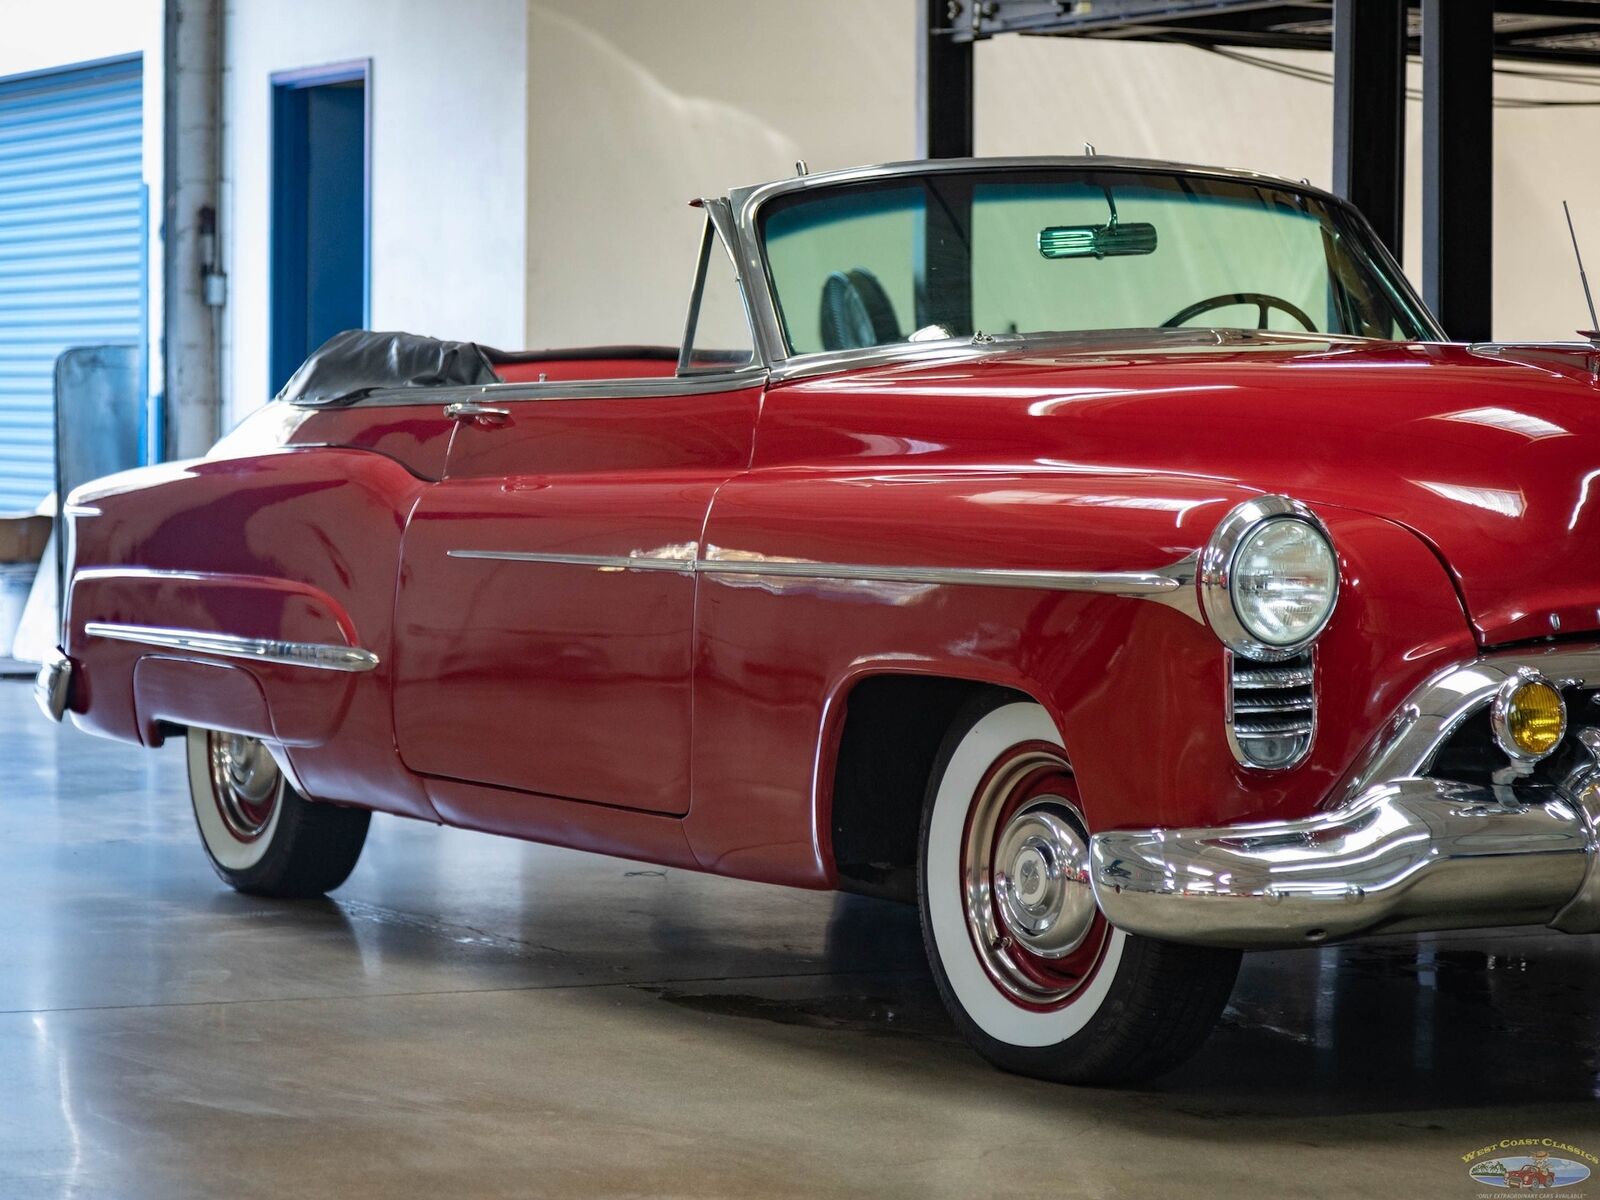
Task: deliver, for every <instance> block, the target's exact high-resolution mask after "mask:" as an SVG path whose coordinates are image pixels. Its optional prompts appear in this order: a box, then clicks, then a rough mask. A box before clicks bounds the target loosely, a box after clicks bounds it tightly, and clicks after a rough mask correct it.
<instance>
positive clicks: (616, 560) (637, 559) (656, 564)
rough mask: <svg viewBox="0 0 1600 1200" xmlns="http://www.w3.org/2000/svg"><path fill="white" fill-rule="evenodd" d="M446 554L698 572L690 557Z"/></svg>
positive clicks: (513, 552)
mask: <svg viewBox="0 0 1600 1200" xmlns="http://www.w3.org/2000/svg"><path fill="white" fill-rule="evenodd" d="M445 556H446V557H448V558H486V559H492V560H495V561H498V562H531V563H549V564H552V565H555V566H568V567H593V568H595V569H596V570H599V571H674V572H676V573H678V574H680V575H692V574H694V571H695V565H696V564H695V562H694V560H693V559H688V558H647V557H644V556H642V555H627V554H535V553H532V552H529V551H522V550H446V551H445Z"/></svg>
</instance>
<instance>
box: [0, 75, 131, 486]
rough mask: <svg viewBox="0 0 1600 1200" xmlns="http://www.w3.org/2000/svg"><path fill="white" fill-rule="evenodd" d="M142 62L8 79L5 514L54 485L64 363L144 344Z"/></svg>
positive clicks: (1, 467) (1, 126) (3, 184)
mask: <svg viewBox="0 0 1600 1200" xmlns="http://www.w3.org/2000/svg"><path fill="white" fill-rule="evenodd" d="M142 86H143V85H142V70H141V62H140V60H139V59H138V58H137V57H135V58H130V59H119V60H117V61H115V62H105V63H95V64H92V65H89V66H83V67H75V68H68V69H63V70H60V71H49V72H42V73H39V74H33V75H28V76H23V77H18V78H12V79H0V513H6V512H16V511H31V510H32V509H33V508H34V507H35V506H36V505H37V504H38V503H39V501H40V500H42V499H43V498H44V497H45V495H46V494H47V493H48V492H49V491H50V489H51V488H52V487H53V486H54V478H55V466H54V463H55V448H54V416H53V411H54V410H53V407H52V403H51V398H52V388H53V378H54V371H55V361H56V356H57V355H59V354H60V353H61V352H62V351H63V350H65V349H67V348H68V347H71V346H103V345H108V344H111V343H124V344H132V345H142V344H143V342H144V339H145V245H146V235H145V230H146V216H145V214H146V204H145V190H144V181H143V170H142V147H143V134H144V122H143V114H142V107H143V105H142Z"/></svg>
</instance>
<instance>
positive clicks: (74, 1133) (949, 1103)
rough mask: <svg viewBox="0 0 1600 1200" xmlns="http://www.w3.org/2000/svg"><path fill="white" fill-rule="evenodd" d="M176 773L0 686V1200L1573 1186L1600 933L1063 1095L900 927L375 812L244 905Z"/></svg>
mask: <svg viewBox="0 0 1600 1200" xmlns="http://www.w3.org/2000/svg"><path fill="white" fill-rule="evenodd" d="M180 770H181V759H180V754H179V751H178V750H177V749H176V748H171V749H167V750H163V751H160V752H156V753H146V752H143V751H139V750H135V749H133V748H130V747H124V746H120V745H116V744H113V743H110V742H101V741H97V740H95V739H92V738H88V737H85V736H84V735H82V734H79V733H77V732H75V731H73V730H71V729H60V730H58V729H56V728H54V727H52V726H51V725H50V724H49V723H48V722H46V721H45V720H44V719H43V718H41V717H40V716H39V715H38V714H37V712H36V710H35V709H34V708H33V705H32V701H31V698H30V696H29V694H28V690H27V688H26V686H25V685H23V684H20V683H16V682H3V683H0V1200H29V1198H32V1197H96V1198H98V1197H106V1198H108V1200H141V1198H144V1197H150V1198H160V1200H180V1198H186V1197H228V1198H230V1200H250V1198H254V1197H274V1198H276V1197H288V1196H293V1197H297V1198H307V1200H310V1198H317V1197H339V1198H348V1197H368V1196H370V1197H384V1198H396V1200H398V1198H404V1197H430V1198H431V1197H451V1198H464V1197H481V1196H574V1197H577V1196H583V1197H589V1196H695V1197H702V1196H729V1197H735V1196H736V1197H751V1196H794V1197H806V1198H808V1200H815V1198H818V1197H833V1196H862V1195H886V1196H905V1197H935V1196H961V1197H974V1196H1001V1195H1018V1196H1051V1197H1057V1198H1071V1197H1080V1196H1082V1197H1105V1196H1130V1197H1179V1196H1182V1197H1210V1196H1219V1197H1221V1196H1226V1197H1237V1198H1240V1200H1244V1198H1247V1197H1258V1196H1259V1197H1301V1196H1306V1197H1311V1196H1317V1197H1322V1196H1357V1195H1360V1196H1408V1197H1434V1196H1461V1197H1466V1196H1471V1195H1475V1194H1480V1192H1481V1191H1482V1190H1483V1189H1480V1188H1479V1187H1478V1186H1477V1185H1474V1184H1473V1183H1472V1182H1470V1181H1469V1180H1468V1178H1467V1175H1466V1168H1465V1166H1464V1165H1463V1162H1462V1156H1463V1155H1465V1154H1467V1153H1469V1152H1470V1151H1473V1150H1475V1149H1477V1148H1479V1147H1482V1146H1486V1145H1488V1144H1490V1143H1491V1142H1498V1141H1499V1140H1501V1139H1508V1138H1526V1137H1533V1138H1542V1137H1550V1138H1554V1139H1557V1140H1559V1141H1563V1142H1568V1143H1571V1144H1575V1145H1578V1146H1581V1147H1585V1148H1587V1149H1588V1150H1589V1151H1590V1152H1591V1153H1595V1154H1600V1100H1597V1096H1600V999H1597V993H1600V939H1585V938H1566V937H1562V936H1559V935H1547V934H1544V933H1542V932H1540V931H1511V932H1498V933H1488V934H1471V935H1455V936H1449V937H1439V938H1433V939H1428V940H1424V941H1421V942H1418V941H1415V940H1391V941H1381V942H1372V943H1367V944H1361V945H1355V946H1349V947H1344V948H1335V949H1325V950H1321V951H1301V952H1294V953H1286V954H1271V955H1257V956H1255V957H1253V958H1250V959H1247V961H1246V966H1245V970H1244V974H1243V976H1242V978H1241V981H1240V984H1239V987H1238V989H1237V992H1236V994H1235V998H1234V1003H1233V1005H1232V1007H1231V1008H1230V1009H1229V1011H1228V1013H1227V1015H1226V1017H1225V1019H1224V1022H1223V1024H1222V1026H1221V1028H1220V1029H1219V1030H1218V1031H1217V1032H1216V1034H1215V1035H1213V1037H1212V1038H1211V1040H1210V1042H1209V1043H1208V1044H1207V1045H1206V1047H1205V1049H1204V1050H1203V1051H1202V1053H1201V1054H1200V1055H1199V1057H1197V1058H1196V1059H1195V1060H1194V1061H1193V1062H1192V1063H1191V1064H1189V1065H1188V1066H1186V1067H1185V1068H1183V1069H1182V1070H1181V1071H1179V1072H1177V1073H1175V1074H1173V1075H1170V1076H1168V1077H1167V1078H1165V1079H1163V1080H1161V1081H1160V1082H1159V1083H1158V1084H1157V1085H1156V1086H1153V1087H1150V1088H1147V1089H1144V1090H1138V1091H1128V1092H1120V1093H1116V1092H1103V1091H1087V1090H1079V1089H1072V1088H1064V1087H1054V1086H1049V1085H1046V1084H1041V1083H1036V1082H1032V1081H1029V1080H1023V1079H1016V1078H1012V1077H1008V1076H1005V1075H1001V1074H999V1073H998V1072H995V1071H993V1070H991V1069H989V1068H988V1067H987V1066H985V1065H984V1064H983V1063H982V1062H980V1061H979V1060H978V1059H977V1058H976V1057H974V1056H973V1055H972V1054H971V1053H969V1052H968V1051H967V1050H966V1049H965V1048H964V1047H963V1046H962V1045H961V1044H960V1043H959V1042H958V1041H957V1039H956V1038H955V1036H954V1033H953V1031H952V1029H951V1026H950V1025H949V1023H948V1022H947V1020H946V1019H945V1017H944V1015H943V1013H942V1012H941V1011H940V1009H939V1006H938V1001H937V998H936V996H935V995H934V993H933V989H932V984H931V982H930V980H929V977H928V974H927V971H926V969H925V968H924V966H923V965H922V960H921V948H920V943H919V940H918V935H917V929H916V921H915V917H914V914H913V913H912V912H911V911H909V910H905V909H902V908H898V907H895V906H893V905H888V904H882V903H878V902H872V901H865V900H860V899H852V898H845V897H834V896H829V895H815V894H810V893H805V892H797V891H789V890H785V889H779V888H768V887H763V886H759V885H755V884H744V883H736V882H732V881H728V880H719V879H710V878H706V877H701V876H695V875H691V874H687V873H684V872H681V871H661V870H657V869H655V868H652V867H648V866H644V865H640V864H635V863H629V862H623V861H620V860H617V859H609V858H599V857H594V856H587V855H582V854H576V853H572V852H568V851H564V850H552V849H546V848H542V847H537V846H529V845H523V844H520V843H515V842H510V841H505V840H499V839H494V838H489V837H484V836H480V835H476V834H469V833H463V832H461V831H458V830H448V829H436V828H433V827H431V826H426V825H422V824H418V823H414V822H406V821H402V820H399V819H394V818H382V817H380V818H376V819H375V820H374V822H373V829H372V836H371V838H370V839H369V841H368V843H367V850H366V853H365V855H364V857H363V859H362V862H361V865H360V866H359V868H358V869H357V870H356V873H355V875H354V876H353V877H352V878H351V880H350V882H349V883H348V884H347V885H346V886H345V887H344V888H342V889H341V890H340V891H339V892H338V893H337V894H336V895H335V896H334V897H333V898H332V899H329V900H325V901H316V902H301V903H274V902H266V901H261V900H254V899H250V898H247V897H242V896H238V895H234V894H233V893H231V892H228V891H226V890H225V889H224V888H223V887H222V885H221V884H220V883H218V881H217V880H216V878H215V877H214V876H213V875H212V873H211V871H210V869H209V868H208V867H207V865H206V863H205V861H204V859H203V858H202V856H201V852H200V849H199V846H198V844H197V842H196V835H195V832H194V828H193V824H192V818H191V816H190V814H189V812H188V807H187V800H186V799H185V795H184V789H183V783H182V779H181V776H180ZM1597 1176H1600V1171H1597ZM1586 1186H1587V1188H1588V1191H1589V1194H1590V1195H1591V1196H1600V1178H1597V1179H1595V1180H1591V1181H1590V1183H1589V1184H1588V1185H1586Z"/></svg>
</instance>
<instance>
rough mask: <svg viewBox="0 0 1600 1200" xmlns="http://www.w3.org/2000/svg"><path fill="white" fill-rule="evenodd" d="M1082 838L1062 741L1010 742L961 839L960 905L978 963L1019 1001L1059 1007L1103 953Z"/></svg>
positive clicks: (1103, 931)
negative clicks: (1031, 902)
mask: <svg viewBox="0 0 1600 1200" xmlns="http://www.w3.org/2000/svg"><path fill="white" fill-rule="evenodd" d="M1088 840H1089V839H1088V827H1087V825H1086V824H1085V822H1084V820H1083V815H1082V805H1081V802H1080V800H1079V795H1078V789H1077V782H1076V780H1075V779H1074V778H1073V775H1072V768H1071V767H1070V766H1069V765H1068V763H1067V760H1066V756H1065V755H1064V754H1063V752H1062V750H1061V747H1060V746H1056V745H1053V744H1051V743H1049V742H1024V743H1020V744H1018V745H1016V746H1013V747H1011V748H1010V749H1009V750H1007V751H1006V752H1005V753H1004V754H1002V755H1001V756H1000V757H999V758H998V759H997V760H996V761H995V763H994V764H993V765H992V766H991V767H990V768H989V770H988V771H987V772H985V774H984V777H983V778H982V780H980V781H979V783H978V787H977V789H976V791H975V792H974V795H973V799H972V803H971V805H970V807H969V809H968V814H967V822H966V827H965V830H964V833H963V839H962V847H963V848H962V860H961V889H962V905H963V910H964V912H965V916H966V922H967V931H968V934H969V935H970V936H971V938H972V942H973V948H974V949H975V950H976V951H977V956H978V960H979V962H980V963H982V965H983V969H984V971H985V973H986V974H988V976H989V978H990V980H991V981H992V982H993V983H994V984H995V986H996V987H997V988H998V989H999V990H1000V991H1001V993H1002V994H1004V995H1005V996H1006V997H1007V998H1008V999H1009V1000H1011V1002H1012V1003H1014V1004H1016V1005H1018V1006H1019V1007H1022V1008H1026V1009H1029V1010H1032V1011H1036V1012H1049V1011H1053V1010H1055V1009H1059V1008H1063V1007H1065V1006H1066V1005H1068V1004H1070V1003H1072V1001H1073V999H1074V997H1075V996H1076V995H1077V994H1078V992H1079V991H1081V990H1082V989H1083V988H1084V987H1085V986H1086V985H1087V984H1088V983H1089V982H1090V981H1091V980H1092V979H1093V978H1094V976H1095V974H1096V973H1097V972H1098V970H1099V968H1100V966H1101V964H1102V963H1103V962H1104V961H1105V954H1106V948H1107V946H1108V945H1109V943H1110V937H1111V926H1110V924H1109V923H1108V922H1107V921H1106V919H1105V917H1104V916H1102V915H1101V913H1100V911H1099V909H1098V907H1095V906H1094V902H1093V893H1092V891H1091V890H1090V888H1089V880H1088ZM1030 900H1033V901H1035V902H1034V903H1033V904H1031V905H1030V904H1029V903H1027V902H1028V901H1030Z"/></svg>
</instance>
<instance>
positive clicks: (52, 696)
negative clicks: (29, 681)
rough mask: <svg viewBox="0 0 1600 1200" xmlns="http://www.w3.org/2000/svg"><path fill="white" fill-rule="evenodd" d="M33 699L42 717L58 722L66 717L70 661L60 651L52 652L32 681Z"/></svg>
mask: <svg viewBox="0 0 1600 1200" xmlns="http://www.w3.org/2000/svg"><path fill="white" fill-rule="evenodd" d="M33 698H34V699H35V700H37V701H38V702H39V707H40V708H41V709H43V710H44V715H45V716H47V717H49V718H50V719H51V720H52V721H59V720H61V718H62V717H63V716H65V715H66V711H67V704H68V702H69V701H70V700H71V698H72V660H71V659H70V658H68V657H67V656H66V654H65V652H63V651H62V650H61V649H59V648H57V649H56V650H54V651H52V652H51V654H50V657H49V658H47V659H45V660H44V666H42V667H40V668H39V674H38V675H37V676H36V677H35V678H34V681H33Z"/></svg>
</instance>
